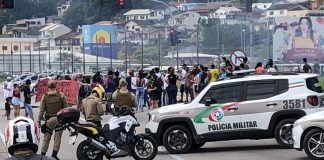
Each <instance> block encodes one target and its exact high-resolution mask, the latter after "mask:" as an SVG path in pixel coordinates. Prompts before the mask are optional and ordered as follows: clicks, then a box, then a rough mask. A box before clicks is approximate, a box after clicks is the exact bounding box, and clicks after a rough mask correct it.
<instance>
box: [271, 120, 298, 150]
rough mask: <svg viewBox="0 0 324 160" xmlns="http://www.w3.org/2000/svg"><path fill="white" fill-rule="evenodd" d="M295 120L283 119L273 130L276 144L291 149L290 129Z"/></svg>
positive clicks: (292, 143)
mask: <svg viewBox="0 0 324 160" xmlns="http://www.w3.org/2000/svg"><path fill="white" fill-rule="evenodd" d="M294 122H295V119H284V120H282V121H280V122H279V123H278V124H277V126H276V128H275V138H276V141H277V143H278V144H279V145H280V146H281V147H284V148H293V145H294V141H293V137H292V128H293V125H294Z"/></svg>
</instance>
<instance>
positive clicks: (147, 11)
mask: <svg viewBox="0 0 324 160" xmlns="http://www.w3.org/2000/svg"><path fill="white" fill-rule="evenodd" d="M150 13H151V10H150V9H132V10H130V11H128V12H126V13H124V14H123V15H124V16H129V15H143V14H150Z"/></svg>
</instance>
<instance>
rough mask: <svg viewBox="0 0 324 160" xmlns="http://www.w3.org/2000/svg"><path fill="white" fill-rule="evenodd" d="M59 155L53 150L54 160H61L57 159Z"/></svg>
mask: <svg viewBox="0 0 324 160" xmlns="http://www.w3.org/2000/svg"><path fill="white" fill-rule="evenodd" d="M57 153H58V151H54V150H53V153H52V157H53V158H54V159H56V160H60V159H59V158H58V157H57Z"/></svg>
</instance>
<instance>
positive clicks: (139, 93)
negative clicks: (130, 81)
mask: <svg viewBox="0 0 324 160" xmlns="http://www.w3.org/2000/svg"><path fill="white" fill-rule="evenodd" d="M136 100H137V109H136V110H139V109H141V110H142V111H143V105H144V87H137V90H136Z"/></svg>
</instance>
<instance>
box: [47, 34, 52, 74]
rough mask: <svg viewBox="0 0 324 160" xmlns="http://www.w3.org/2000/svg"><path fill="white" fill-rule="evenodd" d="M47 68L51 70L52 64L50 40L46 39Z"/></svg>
mask: <svg viewBox="0 0 324 160" xmlns="http://www.w3.org/2000/svg"><path fill="white" fill-rule="evenodd" d="M48 56H49V57H48V68H49V70H50V71H51V69H52V65H51V40H50V39H48Z"/></svg>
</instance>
